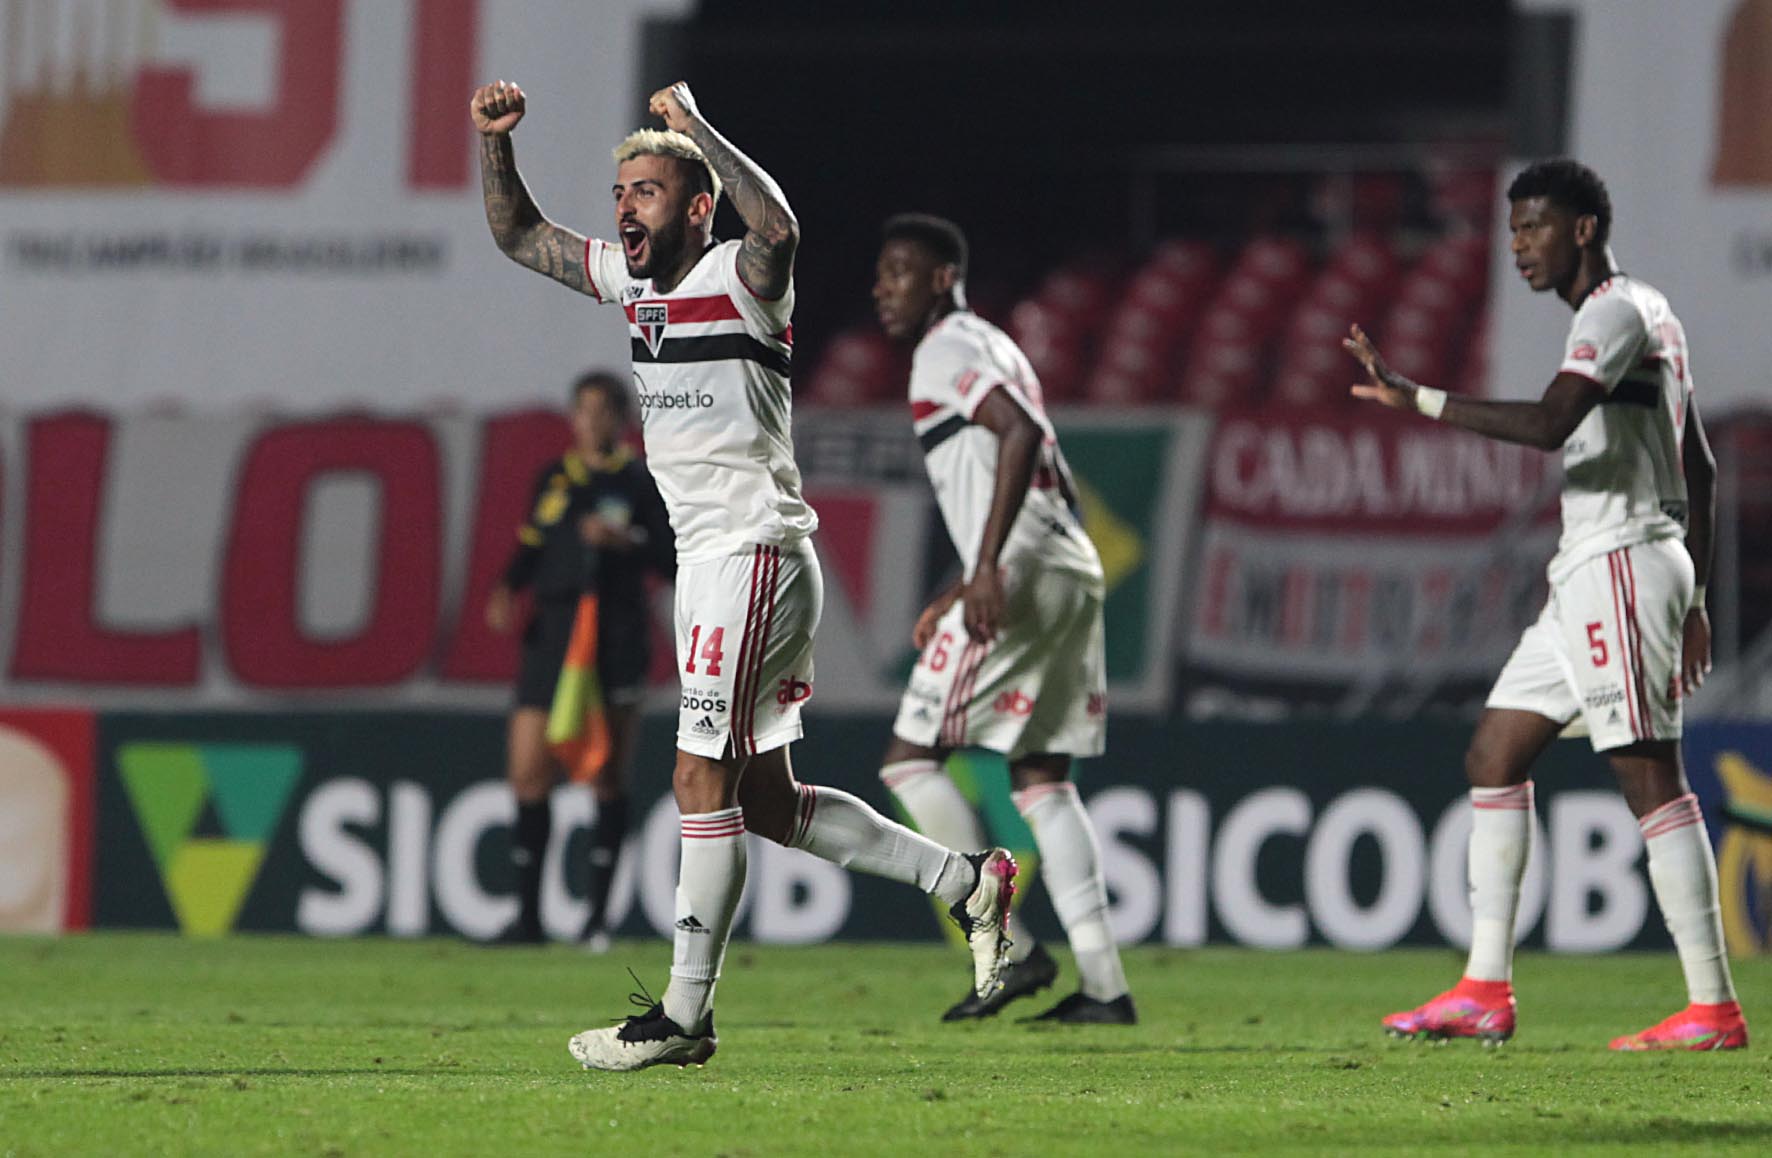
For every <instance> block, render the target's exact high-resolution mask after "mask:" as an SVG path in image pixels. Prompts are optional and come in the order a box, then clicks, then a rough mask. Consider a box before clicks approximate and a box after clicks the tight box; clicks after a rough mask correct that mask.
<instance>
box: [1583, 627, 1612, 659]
mask: <svg viewBox="0 0 1772 1158" xmlns="http://www.w3.org/2000/svg"><path fill="white" fill-rule="evenodd" d="M1601 626H1602V625H1601V624H1599V623H1590V624H1588V625H1587V646H1588V648H1589V649H1590V650H1589V653H1588V654H1589V658H1591V659H1592V660H1593V661H1594V666H1595V667H1605V666H1606V658H1607V652H1606V637H1605V636H1603V635H1601V634H1600V628H1601Z"/></svg>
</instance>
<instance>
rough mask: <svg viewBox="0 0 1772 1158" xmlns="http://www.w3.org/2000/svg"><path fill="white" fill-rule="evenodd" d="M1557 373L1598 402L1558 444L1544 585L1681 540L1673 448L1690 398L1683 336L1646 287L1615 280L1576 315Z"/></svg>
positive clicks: (1681, 477) (1681, 474)
mask: <svg viewBox="0 0 1772 1158" xmlns="http://www.w3.org/2000/svg"><path fill="white" fill-rule="evenodd" d="M1561 370H1562V371H1564V372H1567V373H1572V374H1580V375H1581V376H1582V377H1584V378H1590V379H1592V380H1593V381H1595V382H1597V383H1599V384H1600V385H1601V386H1602V387H1604V388H1605V390H1606V398H1605V400H1604V401H1602V402H1601V403H1600V405H1598V406H1596V407H1594V408H1593V409H1592V410H1591V411H1589V412H1588V415H1587V417H1586V418H1584V419H1582V421H1581V425H1579V426H1577V427H1576V428H1575V431H1574V433H1573V434H1571V435H1570V436H1569V439H1568V441H1566V442H1565V443H1563V536H1562V540H1561V541H1560V542H1559V543H1558V545H1557V555H1556V557H1555V558H1554V559H1552V560H1551V566H1550V578H1551V580H1552V581H1553V582H1555V581H1558V580H1559V579H1560V578H1561V577H1562V576H1564V575H1567V574H1568V573H1569V572H1570V571H1571V570H1573V569H1574V567H1575V566H1576V565H1578V564H1579V563H1581V562H1582V561H1584V560H1586V559H1591V558H1593V557H1594V556H1596V555H1601V554H1604V553H1605V552H1607V551H1613V550H1616V549H1618V548H1619V547H1627V546H1630V545H1632V544H1635V543H1645V542H1649V541H1651V540H1654V539H1665V538H1670V537H1683V536H1684V535H1685V533H1686V474H1685V469H1684V466H1683V464H1682V462H1681V458H1680V444H1681V442H1682V440H1683V437H1684V435H1685V431H1686V407H1687V405H1688V403H1689V401H1690V399H1691V396H1692V367H1691V364H1690V361H1689V360H1688V355H1687V351H1686V330H1685V327H1683V326H1682V325H1680V319H1678V318H1676V317H1675V316H1674V314H1673V311H1672V310H1670V309H1669V308H1668V304H1667V299H1666V298H1665V297H1663V296H1662V295H1661V293H1660V291H1658V290H1656V289H1655V288H1654V287H1653V286H1650V285H1647V284H1645V283H1643V282H1640V281H1638V280H1637V279H1635V278H1632V277H1627V276H1625V275H1624V274H1618V275H1616V276H1614V277H1611V278H1608V279H1607V280H1605V281H1603V282H1601V283H1599V284H1598V285H1596V286H1595V287H1594V288H1593V289H1592V290H1590V291H1589V292H1588V295H1587V297H1586V299H1584V300H1583V301H1582V303H1581V305H1580V307H1579V308H1577V309H1576V311H1575V321H1574V322H1573V323H1572V324H1571V325H1570V327H1569V341H1568V345H1567V346H1566V347H1565V349H1564V352H1563V365H1562V367H1561Z"/></svg>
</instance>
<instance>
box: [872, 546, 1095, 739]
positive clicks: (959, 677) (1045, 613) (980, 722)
mask: <svg viewBox="0 0 1772 1158" xmlns="http://www.w3.org/2000/svg"><path fill="white" fill-rule="evenodd" d="M1004 573H1005V581H1004V587H1005V590H1004V606H1003V621H1002V623H1001V624H1000V625H999V629H998V633H997V638H996V639H994V640H992V641H991V642H990V643H986V644H977V643H974V642H972V640H971V639H970V638H968V637H967V634H966V626H965V619H964V616H965V609H964V607H963V606H962V605H961V604H960V603H959V602H956V603H955V604H954V605H953V607H951V608H949V609H948V612H947V614H946V615H944V616H942V617H941V620H940V622H939V623H938V624H937V625H936V629H935V635H934V637H933V638H931V639H930V641H929V645H928V646H927V647H925V648H924V649H923V654H922V656H921V657H920V658H919V659H918V660H917V666H916V667H915V668H913V669H912V671H911V678H910V682H909V684H908V686H907V687H906V688H905V693H904V699H903V700H902V701H900V703H899V708H898V719H897V721H896V722H895V723H894V724H893V725H892V731H893V733H894V734H895V735H896V736H898V738H899V739H901V740H904V741H906V742H907V743H911V744H918V745H921V746H922V747H925V748H940V749H953V748H972V747H977V748H989V749H991V750H992V751H996V752H1001V753H1003V754H1004V755H1005V756H1008V757H1009V758H1010V759H1014V758H1016V757H1018V756H1026V755H1030V754H1033V753H1040V752H1058V753H1065V754H1068V755H1071V756H1099V755H1101V753H1102V752H1103V751H1104V750H1106V748H1107V660H1106V653H1105V645H1104V640H1103V631H1102V618H1101V604H1102V594H1101V590H1100V588H1099V586H1097V585H1095V584H1092V583H1090V582H1089V581H1088V580H1085V579H1080V578H1079V577H1077V576H1075V575H1071V574H1069V573H1066V572H1059V571H1045V570H1041V569H1038V568H1035V567H1028V566H1025V565H1023V566H1019V567H1018V566H1014V565H1011V566H1009V567H1006V568H1005V569H1004Z"/></svg>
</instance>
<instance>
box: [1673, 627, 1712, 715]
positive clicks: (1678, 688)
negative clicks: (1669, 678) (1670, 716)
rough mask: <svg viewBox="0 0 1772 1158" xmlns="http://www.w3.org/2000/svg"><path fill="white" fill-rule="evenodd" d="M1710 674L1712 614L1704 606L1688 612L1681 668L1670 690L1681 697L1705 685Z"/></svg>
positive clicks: (1682, 638) (1682, 646) (1681, 650)
mask: <svg viewBox="0 0 1772 1158" xmlns="http://www.w3.org/2000/svg"><path fill="white" fill-rule="evenodd" d="M1709 674H1710V616H1709V615H1708V614H1706V612H1705V610H1704V608H1702V607H1694V608H1693V609H1692V610H1690V611H1688V612H1686V626H1685V628H1684V629H1683V630H1682V631H1681V637H1680V670H1679V671H1677V672H1675V673H1674V678H1673V686H1672V687H1671V688H1669V689H1668V692H1669V693H1670V694H1671V695H1672V696H1673V697H1674V698H1675V699H1680V698H1682V697H1685V696H1689V695H1691V694H1692V693H1693V692H1695V691H1697V690H1698V689H1699V688H1701V687H1703V686H1704V677H1705V676H1707V675H1709Z"/></svg>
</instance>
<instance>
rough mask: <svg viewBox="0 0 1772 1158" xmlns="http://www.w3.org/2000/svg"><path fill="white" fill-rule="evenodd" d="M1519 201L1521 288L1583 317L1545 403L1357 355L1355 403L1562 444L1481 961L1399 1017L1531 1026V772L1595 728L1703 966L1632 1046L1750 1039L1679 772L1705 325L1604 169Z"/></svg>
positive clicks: (1518, 687)
mask: <svg viewBox="0 0 1772 1158" xmlns="http://www.w3.org/2000/svg"><path fill="white" fill-rule="evenodd" d="M1507 195H1508V200H1509V201H1510V202H1511V203H1512V208H1511V212H1510V213H1509V228H1510V231H1511V233H1512V235H1513V245H1512V249H1513V255H1514V264H1515V266H1516V268H1517V269H1518V270H1519V272H1520V275H1521V277H1522V278H1524V280H1525V281H1526V284H1527V285H1529V286H1531V287H1532V288H1533V289H1534V290H1537V291H1540V292H1542V291H1544V290H1552V291H1554V292H1555V293H1556V294H1557V296H1558V297H1560V298H1562V299H1563V300H1564V301H1565V302H1567V303H1568V304H1569V305H1570V306H1571V307H1572V308H1573V309H1574V310H1575V318H1574V321H1573V322H1572V323H1571V325H1570V328H1569V339H1568V342H1567V344H1566V345H1565V347H1564V351H1563V363H1562V366H1561V368H1560V369H1559V370H1558V372H1557V376H1556V377H1555V378H1554V379H1553V380H1552V381H1551V384H1550V385H1549V386H1548V387H1547V388H1546V389H1545V391H1544V395H1543V397H1541V398H1539V399H1538V400H1537V401H1535V402H1491V401H1485V400H1482V399H1476V398H1465V397H1459V396H1448V395H1447V394H1446V393H1445V392H1444V391H1441V390H1436V389H1434V388H1432V387H1429V386H1422V385H1418V384H1417V383H1414V382H1411V381H1410V380H1409V379H1407V378H1405V377H1403V376H1402V375H1400V374H1398V373H1396V372H1395V371H1394V370H1392V369H1390V368H1389V367H1388V366H1386V365H1385V362H1384V359H1383V358H1381V357H1380V356H1379V353H1378V350H1377V349H1376V348H1375V347H1374V346H1373V345H1372V343H1371V342H1370V341H1369V340H1368V339H1367V337H1366V335H1365V334H1363V333H1361V332H1360V329H1359V327H1357V326H1356V327H1354V329H1353V331H1352V334H1351V336H1350V337H1349V338H1348V340H1347V342H1346V343H1345V345H1346V346H1347V349H1348V352H1349V353H1350V354H1352V355H1353V356H1354V357H1355V358H1356V359H1357V360H1358V361H1359V362H1360V363H1361V364H1362V365H1363V366H1364V367H1365V369H1366V375H1367V381H1366V382H1365V383H1364V384H1362V385H1358V386H1355V387H1354V393H1355V394H1356V395H1358V396H1360V397H1363V398H1369V399H1371V400H1373V401H1376V402H1379V403H1382V404H1384V405H1386V406H1390V407H1393V408H1396V409H1401V410H1416V411H1419V412H1420V413H1422V414H1424V415H1426V416H1427V417H1429V418H1437V419H1440V420H1442V421H1444V422H1447V423H1450V424H1451V425H1453V426H1458V427H1462V428H1464V429H1465V430H1470V431H1474V432H1475V433H1477V434H1481V435H1485V436H1487V437H1489V438H1496V439H1502V440H1505V441H1508V442H1517V443H1523V444H1525V445H1527V446H1535V447H1537V448H1539V449H1541V450H1547V451H1548V450H1557V449H1561V450H1562V452H1563V476H1564V477H1563V535H1562V540H1561V542H1560V543H1559V545H1558V549H1557V554H1556V557H1555V558H1553V559H1552V560H1551V564H1550V599H1549V601H1548V602H1547V603H1546V604H1545V608H1544V613H1543V614H1542V615H1540V616H1539V618H1538V622H1537V623H1534V624H1533V625H1532V626H1531V627H1529V628H1527V629H1526V632H1525V634H1524V635H1522V636H1521V637H1520V643H1519V646H1518V647H1517V648H1515V649H1514V653H1513V656H1512V657H1511V658H1510V659H1509V660H1508V661H1507V666H1506V667H1504V668H1503V669H1502V672H1501V675H1500V677H1499V678H1498V679H1497V680H1496V681H1495V687H1494V690H1493V691H1491V692H1490V694H1489V702H1488V704H1487V705H1486V707H1485V709H1484V712H1483V715H1482V718H1481V719H1480V720H1479V721H1478V722H1477V731H1476V735H1475V736H1474V737H1473V738H1472V740H1471V745H1470V751H1469V753H1468V754H1467V755H1466V756H1465V771H1466V773H1467V774H1468V775H1469V778H1470V783H1471V790H1470V796H1471V807H1472V819H1471V839H1470V894H1471V946H1470V958H1469V960H1468V962H1467V964H1466V966H1465V971H1464V977H1463V979H1462V980H1460V982H1459V983H1458V985H1457V986H1455V987H1454V988H1452V989H1450V990H1448V991H1446V992H1445V993H1442V994H1440V995H1439V996H1438V997H1435V998H1434V999H1432V1000H1431V1001H1429V1002H1427V1004H1425V1005H1422V1006H1421V1007H1419V1008H1417V1009H1412V1010H1408V1011H1405V1012H1403V1013H1394V1014H1392V1015H1390V1016H1389V1017H1386V1018H1385V1019H1384V1025H1385V1028H1386V1029H1387V1030H1389V1031H1390V1032H1391V1033H1393V1034H1397V1035H1402V1036H1430V1037H1475V1038H1480V1039H1483V1040H1485V1041H1489V1042H1499V1041H1505V1040H1506V1039H1507V1038H1509V1037H1510V1036H1512V1035H1513V1032H1514V1019H1515V1006H1514V992H1513V981H1512V975H1513V946H1514V918H1515V916H1516V914H1517V912H1518V909H1519V901H1520V882H1521V880H1522V878H1523V877H1524V875H1525V871H1526V855H1527V851H1528V849H1529V847H1530V844H1531V839H1532V832H1533V828H1534V825H1533V821H1532V781H1531V780H1530V779H1529V778H1528V777H1529V775H1530V773H1531V767H1532V763H1533V761H1534V760H1536V759H1537V757H1538V754H1539V753H1540V752H1542V751H1543V750H1544V748H1545V746H1546V745H1547V744H1549V743H1550V742H1551V740H1552V739H1554V738H1555V737H1556V735H1557V733H1558V732H1559V731H1560V730H1562V729H1563V728H1564V727H1566V726H1568V725H1570V724H1572V723H1574V722H1576V721H1577V720H1579V722H1580V723H1581V724H1582V725H1583V726H1584V727H1585V730H1586V732H1587V734H1588V736H1589V737H1590V739H1591V740H1592V742H1593V747H1594V750H1595V751H1596V752H1601V753H1604V754H1605V756H1606V757H1607V759H1608V761H1609V762H1610V763H1611V765H1612V770H1613V772H1614V773H1615V774H1616V775H1617V777H1618V783H1619V786H1620V787H1621V788H1622V789H1623V790H1624V798H1625V801H1626V803H1628V804H1629V805H1630V809H1631V811H1632V812H1633V813H1635V814H1636V817H1637V821H1638V824H1639V825H1641V827H1642V830H1643V842H1644V844H1645V845H1647V846H1648V853H1649V880H1650V883H1651V885H1653V887H1654V891H1655V900H1656V902H1657V903H1658V904H1659V905H1660V906H1661V915H1662V917H1663V919H1665V920H1666V922H1667V928H1668V932H1669V933H1671V934H1672V935H1673V940H1674V946H1675V948H1676V949H1678V951H1679V957H1680V965H1681V967H1682V968H1683V969H1684V971H1685V974H1686V990H1687V996H1688V1005H1687V1006H1686V1008H1685V1009H1683V1010H1681V1011H1680V1012H1678V1013H1676V1014H1674V1015H1673V1016H1672V1017H1669V1018H1666V1019H1665V1020H1663V1021H1661V1022H1660V1023H1658V1024H1656V1025H1652V1026H1650V1027H1649V1028H1648V1029H1644V1030H1641V1031H1640V1032H1637V1033H1632V1034H1627V1035H1625V1036H1623V1037H1620V1038H1617V1039H1616V1040H1614V1041H1613V1042H1612V1048H1613V1049H1617V1050H1663V1049H1692V1050H1709V1049H1738V1048H1741V1047H1742V1046H1745V1045H1746V1044H1747V1023H1746V1022H1745V1021H1743V1020H1742V1016H1741V1006H1740V1005H1739V1004H1737V1003H1736V1000H1735V987H1734V983H1733V981H1732V980H1731V979H1730V975H1729V960H1728V957H1727V956H1726V955H1725V952H1724V946H1723V929H1722V921H1721V918H1720V912H1719V907H1718V904H1717V873H1716V864H1715V862H1714V861H1713V860H1712V857H1711V847H1710V840H1709V838H1708V837H1707V836H1706V835H1705V829H1704V818H1703V817H1702V816H1701V815H1700V814H1699V810H1698V800H1697V798H1696V797H1694V796H1693V795H1692V792H1691V790H1690V789H1689V788H1688V787H1687V784H1686V776H1685V771H1684V769H1683V767H1682V766H1681V763H1680V715H1681V713H1680V707H1681V700H1682V698H1683V697H1685V696H1687V695H1690V694H1691V693H1692V692H1694V691H1695V690H1697V688H1698V686H1699V684H1700V683H1702V682H1703V679H1704V674H1705V672H1707V671H1709V670H1710V621H1709V620H1708V619H1707V618H1706V616H1705V610H1704V583H1705V578H1706V576H1707V575H1708V574H1709V571H1710V565H1711V527H1712V524H1713V521H1714V499H1713V494H1714V490H1713V487H1714V481H1715V477H1716V468H1715V464H1714V463H1713V461H1712V459H1711V455H1710V448H1709V447H1708V446H1707V445H1706V443H1705V437H1704V425H1703V423H1701V422H1700V421H1699V418H1698V408H1697V404H1696V402H1695V400H1694V398H1693V393H1692V374H1691V366H1690V363H1689V360H1688V354H1687V349H1686V333H1685V330H1684V328H1683V327H1682V326H1681V325H1680V320H1679V318H1677V317H1675V316H1674V313H1673V311H1672V310H1671V309H1670V308H1669V307H1668V302H1667V299H1666V298H1665V297H1663V296H1662V295H1661V294H1660V293H1659V292H1657V291H1656V290H1655V289H1654V288H1653V287H1651V286H1649V285H1647V284H1645V283H1643V282H1641V281H1638V280H1637V279H1636V278H1633V277H1630V276H1628V275H1626V274H1624V273H1622V272H1620V271H1619V270H1618V268H1617V267H1616V265H1615V264H1614V263H1613V259H1612V251H1611V249H1610V248H1609V247H1608V245H1607V244H1606V239H1607V235H1608V233H1609V231H1610V229H1611V225H1612V204H1611V199H1610V198H1609V197H1608V195H1607V193H1606V187H1605V185H1604V184H1603V183H1602V182H1601V181H1600V179H1599V177H1598V176H1596V175H1595V174H1594V172H1593V171H1592V170H1591V169H1589V168H1587V167H1586V166H1584V165H1579V164H1576V163H1575V162H1573V161H1546V162H1541V163H1539V164H1536V165H1533V166H1531V167H1529V168H1527V169H1526V170H1525V171H1524V172H1522V173H1521V174H1520V175H1519V176H1518V177H1517V178H1515V180H1514V182H1513V184H1512V185H1511V186H1510V187H1509V189H1508V193H1507ZM1682 539H1683V540H1684V541H1683V542H1682Z"/></svg>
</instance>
